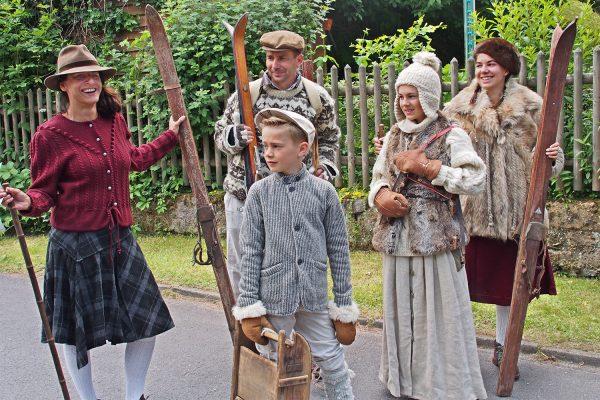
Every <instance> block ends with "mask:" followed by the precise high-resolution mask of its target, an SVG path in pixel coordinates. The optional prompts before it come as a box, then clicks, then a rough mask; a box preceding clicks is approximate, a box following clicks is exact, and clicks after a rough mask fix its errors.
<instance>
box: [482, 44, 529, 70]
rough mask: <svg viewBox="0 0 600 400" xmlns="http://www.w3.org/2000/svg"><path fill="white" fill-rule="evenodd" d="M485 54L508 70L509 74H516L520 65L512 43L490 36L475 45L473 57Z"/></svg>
mask: <svg viewBox="0 0 600 400" xmlns="http://www.w3.org/2000/svg"><path fill="white" fill-rule="evenodd" d="M481 53H483V54H487V55H488V56H490V57H492V58H493V59H494V60H496V62H497V63H498V64H500V65H501V66H502V67H504V69H506V70H507V71H508V73H509V74H511V75H518V74H519V69H520V67H521V62H520V61H519V54H518V53H517V49H516V48H515V46H513V44H512V43H510V42H509V41H506V40H504V39H500V38H491V39H487V40H484V41H483V42H480V43H479V44H478V45H477V47H475V52H474V54H473V57H475V58H477V55H478V54H481Z"/></svg>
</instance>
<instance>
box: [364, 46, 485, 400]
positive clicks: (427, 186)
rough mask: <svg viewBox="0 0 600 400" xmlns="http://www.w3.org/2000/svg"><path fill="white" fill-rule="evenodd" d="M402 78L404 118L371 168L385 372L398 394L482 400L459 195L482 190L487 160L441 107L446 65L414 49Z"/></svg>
mask: <svg viewBox="0 0 600 400" xmlns="http://www.w3.org/2000/svg"><path fill="white" fill-rule="evenodd" d="M413 60H414V63H413V64H412V65H410V66H409V67H407V68H405V69H404V70H403V71H402V72H401V73H400V74H399V76H398V79H397V81H396V91H397V96H396V99H395V105H394V107H395V114H396V118H397V120H398V122H397V123H396V124H395V125H394V126H393V127H392V128H391V130H390V131H389V132H388V133H387V135H386V139H385V141H384V145H383V148H382V150H381V152H380V154H379V156H378V158H377V162H376V163H375V166H374V168H373V180H372V182H371V187H370V192H369V203H370V205H371V206H375V207H377V210H378V211H379V213H380V216H379V219H378V223H377V225H376V227H375V229H374V236H373V245H374V246H375V248H376V249H377V250H378V251H380V252H382V253H383V282H384V287H383V312H384V331H383V353H382V359H381V368H380V374H379V378H380V380H381V381H382V382H383V383H384V384H385V385H386V387H387V389H388V390H389V391H390V393H391V394H392V395H393V396H397V397H400V396H408V397H410V398H413V399H427V400H435V399H444V400H445V399H461V400H471V399H485V398H486V392H485V389H484V386H483V381H482V378H481V372H480V368H479V359H478V356H477V345H476V342H475V330H474V327H473V317H472V314H471V304H470V301H469V292H468V287H467V276H466V273H465V270H464V268H462V263H461V249H462V248H463V246H464V245H465V244H466V241H467V235H466V231H465V229H464V224H463V221H462V214H461V212H460V202H459V201H458V196H457V195H458V194H475V193H478V192H481V191H483V189H484V184H485V166H484V163H483V161H482V160H481V158H480V157H479V156H477V153H476V152H475V151H474V149H473V146H472V144H471V140H470V139H469V136H468V135H467V134H466V133H465V131H463V130H462V129H460V128H458V127H456V126H454V125H452V124H451V122H450V121H449V120H448V118H446V116H445V115H444V114H442V113H440V112H439V111H438V106H439V102H440V95H441V83H440V79H439V77H438V74H437V70H438V69H439V65H440V62H439V60H438V59H437V57H436V56H435V55H434V54H432V53H427V52H422V53H417V54H416V55H415V56H414V58H413Z"/></svg>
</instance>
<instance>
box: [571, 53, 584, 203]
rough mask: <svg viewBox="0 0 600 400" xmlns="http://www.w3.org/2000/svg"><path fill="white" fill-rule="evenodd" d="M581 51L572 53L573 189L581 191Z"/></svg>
mask: <svg viewBox="0 0 600 400" xmlns="http://www.w3.org/2000/svg"><path fill="white" fill-rule="evenodd" d="M581 55H582V53H581V49H576V50H575V51H574V52H573V189H574V190H576V191H580V190H583V176H582V173H581V151H582V149H581V143H580V142H579V141H580V140H581V136H582V135H581V131H582V123H581V116H582V114H583V98H582V90H583V61H582V57H581Z"/></svg>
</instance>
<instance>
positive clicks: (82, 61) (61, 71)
mask: <svg viewBox="0 0 600 400" xmlns="http://www.w3.org/2000/svg"><path fill="white" fill-rule="evenodd" d="M76 72H99V73H100V77H101V78H102V82H104V81H106V80H107V79H109V78H111V77H113V76H114V75H115V74H116V73H117V70H116V69H114V68H110V67H101V66H100V65H99V64H98V60H96V57H94V56H93V55H92V53H90V51H89V50H88V48H87V47H85V45H84V44H78V45H70V46H67V47H65V48H63V49H62V50H61V51H60V53H58V61H57V62H56V73H54V74H52V75H50V76H48V77H46V79H44V85H46V87H47V88H48V89H54V90H60V86H59V84H60V79H61V76H63V75H67V74H74V73H76Z"/></svg>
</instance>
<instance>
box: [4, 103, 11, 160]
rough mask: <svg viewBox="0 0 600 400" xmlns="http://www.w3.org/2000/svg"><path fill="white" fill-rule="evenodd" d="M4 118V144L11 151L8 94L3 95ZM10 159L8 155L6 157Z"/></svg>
mask: <svg viewBox="0 0 600 400" xmlns="http://www.w3.org/2000/svg"><path fill="white" fill-rule="evenodd" d="M2 119H3V120H4V145H5V146H6V151H7V152H8V151H10V149H11V144H10V134H9V132H10V127H9V122H8V111H6V96H4V95H2ZM6 160H7V161H8V157H7V158H6Z"/></svg>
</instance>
